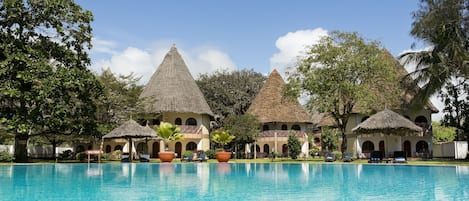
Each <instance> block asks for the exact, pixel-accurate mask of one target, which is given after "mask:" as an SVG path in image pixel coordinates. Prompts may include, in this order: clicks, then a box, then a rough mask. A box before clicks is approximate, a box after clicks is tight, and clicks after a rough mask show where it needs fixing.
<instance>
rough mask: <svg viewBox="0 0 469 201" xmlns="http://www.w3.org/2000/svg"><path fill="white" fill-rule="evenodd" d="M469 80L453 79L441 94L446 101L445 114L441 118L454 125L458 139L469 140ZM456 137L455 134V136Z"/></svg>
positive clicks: (445, 123) (447, 124) (449, 124)
mask: <svg viewBox="0 0 469 201" xmlns="http://www.w3.org/2000/svg"><path fill="white" fill-rule="evenodd" d="M468 91H469V82H468V81H467V80H463V79H453V82H452V83H448V84H447V85H446V90H445V91H443V92H442V93H441V95H440V98H441V99H442V101H443V102H444V103H445V108H444V109H443V112H444V114H445V115H444V116H443V119H442V120H441V122H442V124H443V125H445V126H451V127H454V128H455V129H456V130H455V132H456V139H457V140H469V121H468V119H469V96H468V94H467V92H468ZM453 137H454V136H453Z"/></svg>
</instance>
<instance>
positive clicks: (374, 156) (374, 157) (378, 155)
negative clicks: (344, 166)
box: [368, 151, 383, 163]
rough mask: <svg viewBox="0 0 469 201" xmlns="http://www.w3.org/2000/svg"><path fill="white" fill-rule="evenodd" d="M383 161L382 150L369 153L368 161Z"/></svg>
mask: <svg viewBox="0 0 469 201" xmlns="http://www.w3.org/2000/svg"><path fill="white" fill-rule="evenodd" d="M382 161H383V152H382V151H373V152H371V154H370V160H368V163H381V162H382Z"/></svg>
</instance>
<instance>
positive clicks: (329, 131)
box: [321, 127, 340, 151]
mask: <svg viewBox="0 0 469 201" xmlns="http://www.w3.org/2000/svg"><path fill="white" fill-rule="evenodd" d="M339 136H340V131H339V130H338V129H336V128H329V127H323V128H322V132H321V141H322V148H323V149H325V150H326V151H331V150H336V149H337V147H338V146H339V142H338V141H339Z"/></svg>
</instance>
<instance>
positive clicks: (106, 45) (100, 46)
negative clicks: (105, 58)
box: [91, 38, 116, 54]
mask: <svg viewBox="0 0 469 201" xmlns="http://www.w3.org/2000/svg"><path fill="white" fill-rule="evenodd" d="M92 44H93V48H92V49H91V51H92V52H96V53H108V54H115V53H116V52H115V51H113V50H112V49H113V48H115V47H116V43H115V42H113V41H109V40H102V39H99V38H92Z"/></svg>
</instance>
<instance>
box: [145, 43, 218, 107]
mask: <svg viewBox="0 0 469 201" xmlns="http://www.w3.org/2000/svg"><path fill="white" fill-rule="evenodd" d="M140 98H141V99H144V100H145V102H146V103H145V111H146V112H147V113H161V112H181V113H196V114H208V115H212V116H213V113H212V111H211V110H210V107H209V106H208V104H207V101H206V100H205V97H204V95H203V94H202V92H201V91H200V89H199V87H198V86H197V84H196V82H195V80H194V78H192V75H191V73H190V72H189V69H188V68H187V66H186V64H185V63H184V60H183V59H182V57H181V55H180V54H179V52H178V51H177V49H176V47H174V46H173V47H171V49H170V50H169V52H168V53H167V54H166V56H165V57H164V59H163V62H161V64H160V66H159V67H158V69H157V70H156V72H155V73H154V74H153V76H152V77H151V79H150V81H149V82H148V83H147V85H146V86H145V88H144V89H143V91H142V93H141V94H140Z"/></svg>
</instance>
